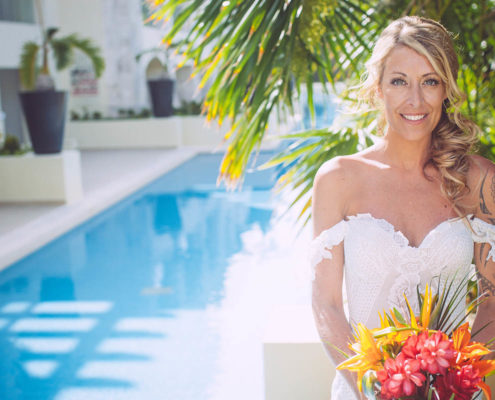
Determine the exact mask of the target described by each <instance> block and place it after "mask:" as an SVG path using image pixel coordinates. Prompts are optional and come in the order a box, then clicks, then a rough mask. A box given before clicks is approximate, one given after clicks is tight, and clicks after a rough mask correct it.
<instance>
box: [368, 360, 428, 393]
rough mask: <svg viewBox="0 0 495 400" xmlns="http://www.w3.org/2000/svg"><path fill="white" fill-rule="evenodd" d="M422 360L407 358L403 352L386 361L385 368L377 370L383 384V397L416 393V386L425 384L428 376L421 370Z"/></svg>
mask: <svg viewBox="0 0 495 400" xmlns="http://www.w3.org/2000/svg"><path fill="white" fill-rule="evenodd" d="M420 364H421V363H420V361H418V360H414V359H411V358H406V356H405V355H404V354H403V353H399V355H398V356H397V357H396V358H395V360H394V359H392V358H388V359H387V360H386V361H385V365H384V367H385V368H384V369H382V370H379V371H378V372H377V377H378V380H379V381H380V382H381V384H382V390H381V395H382V397H383V399H396V398H399V397H401V396H411V395H413V394H415V393H416V386H423V383H424V382H425V380H426V377H425V376H424V375H423V374H422V373H421V372H420Z"/></svg>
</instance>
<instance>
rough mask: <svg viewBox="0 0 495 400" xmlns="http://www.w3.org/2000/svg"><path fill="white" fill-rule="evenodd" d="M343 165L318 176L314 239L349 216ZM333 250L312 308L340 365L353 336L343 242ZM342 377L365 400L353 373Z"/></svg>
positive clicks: (319, 271)
mask: <svg viewBox="0 0 495 400" xmlns="http://www.w3.org/2000/svg"><path fill="white" fill-rule="evenodd" d="M341 164H342V162H341V159H339V158H337V159H332V160H331V161H329V162H327V163H325V164H324V165H323V166H322V167H321V168H320V169H319V171H318V173H317V174H316V177H315V180H314V184H313V198H312V202H313V203H312V214H313V236H314V237H317V236H318V235H319V234H320V233H321V232H322V231H324V230H325V229H328V228H330V227H332V226H334V225H335V224H337V223H338V222H340V221H341V220H342V219H343V217H344V215H345V211H346V210H345V204H346V192H348V190H347V189H348V186H349V182H347V180H346V178H345V171H344V169H343V168H342V165H341ZM330 250H331V253H332V258H331V259H326V258H325V259H323V260H322V261H320V262H319V263H318V264H317V265H316V266H315V279H314V281H313V285H312V305H313V315H314V318H315V322H316V328H317V330H318V332H319V334H320V337H321V340H322V342H323V344H324V346H325V349H326V352H327V354H328V356H329V357H330V359H331V360H332V361H333V363H334V364H335V365H337V364H339V363H341V362H342V361H344V359H345V357H344V356H343V355H342V354H341V353H339V351H337V350H336V349H335V347H337V348H338V349H340V350H342V351H344V352H346V353H349V352H350V350H349V347H348V344H349V343H350V342H352V333H351V327H350V326H349V323H348V321H347V319H346V316H345V314H344V308H343V302H342V283H343V273H344V246H343V242H341V243H340V244H338V245H336V246H334V247H333V248H332V249H330ZM334 346H335V347H334ZM341 373H342V374H343V375H344V376H345V378H346V379H347V381H348V382H349V384H350V385H351V387H352V388H353V389H354V391H355V393H356V396H357V397H358V398H363V397H361V395H360V394H359V392H358V389H357V386H356V375H355V374H353V373H351V372H349V371H341Z"/></svg>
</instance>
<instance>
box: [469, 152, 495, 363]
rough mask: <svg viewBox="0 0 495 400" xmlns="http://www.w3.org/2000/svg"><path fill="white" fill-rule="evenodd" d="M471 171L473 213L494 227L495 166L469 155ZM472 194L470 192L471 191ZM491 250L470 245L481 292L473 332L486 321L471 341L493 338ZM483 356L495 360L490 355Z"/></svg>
mask: <svg viewBox="0 0 495 400" xmlns="http://www.w3.org/2000/svg"><path fill="white" fill-rule="evenodd" d="M473 159H474V165H473V170H474V171H473V172H474V174H475V176H476V180H477V181H478V182H479V184H478V185H476V186H471V187H476V188H479V190H477V192H476V195H477V197H478V200H479V201H478V204H479V206H478V207H477V210H476V213H475V216H476V217H477V218H480V219H482V220H483V221H485V222H487V223H489V224H491V225H493V229H494V230H495V165H494V164H493V163H492V162H491V161H489V160H487V159H485V158H482V157H473ZM473 194H474V193H473ZM490 249H491V246H490V244H489V243H476V244H475V246H474V261H475V265H476V274H477V277H478V288H479V292H480V294H481V293H483V296H484V297H483V303H482V304H480V306H479V307H478V312H477V314H476V319H475V321H474V325H473V332H476V331H477V330H478V329H480V328H481V327H483V326H484V325H485V324H487V323H490V324H489V325H488V326H487V327H486V328H484V329H483V330H482V331H481V332H480V333H479V334H478V335H476V337H475V340H476V341H480V342H484V343H486V342H488V341H489V340H491V339H492V338H494V337H495V262H494V261H493V259H492V258H488V253H489V251H490ZM487 358H492V359H495V357H494V355H493V354H492V355H490V356H489V357H487Z"/></svg>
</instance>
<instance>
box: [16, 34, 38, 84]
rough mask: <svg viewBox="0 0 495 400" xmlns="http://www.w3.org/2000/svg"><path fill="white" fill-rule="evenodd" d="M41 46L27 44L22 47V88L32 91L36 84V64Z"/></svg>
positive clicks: (20, 66) (33, 43) (31, 43)
mask: <svg viewBox="0 0 495 400" xmlns="http://www.w3.org/2000/svg"><path fill="white" fill-rule="evenodd" d="M39 49H40V46H39V45H38V44H36V43H35V42H27V43H25V44H24V46H23V47H22V53H21V62H20V65H19V69H20V71H19V73H20V79H21V83H22V86H23V87H24V88H25V89H28V90H32V89H34V85H35V82H36V62H37V57H38V51H39Z"/></svg>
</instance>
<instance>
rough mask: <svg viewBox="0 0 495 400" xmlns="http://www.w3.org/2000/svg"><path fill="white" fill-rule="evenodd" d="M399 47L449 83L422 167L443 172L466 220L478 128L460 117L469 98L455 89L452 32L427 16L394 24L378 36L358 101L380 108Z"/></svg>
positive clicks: (445, 189) (446, 190) (444, 185)
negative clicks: (425, 62)
mask: <svg viewBox="0 0 495 400" xmlns="http://www.w3.org/2000/svg"><path fill="white" fill-rule="evenodd" d="M397 46H407V47H409V48H411V49H413V50H415V51H416V52H417V53H419V54H421V55H422V56H424V57H426V59H427V60H428V61H429V62H430V64H431V65H432V67H433V69H434V70H435V72H436V73H437V74H438V75H439V76H440V78H441V80H442V81H443V83H444V85H445V91H446V96H447V98H446V100H445V101H444V104H443V106H442V115H441V117H440V121H439V122H438V125H437V126H436V127H435V129H434V130H433V132H432V138H431V147H430V154H429V158H428V160H427V162H426V163H425V165H424V168H426V167H427V165H433V166H434V167H435V168H436V169H437V170H438V171H439V173H440V175H441V191H442V193H443V195H444V196H445V197H446V198H447V199H448V200H449V202H450V203H451V204H452V206H453V207H454V210H455V211H456V213H457V214H458V215H459V216H462V217H464V216H465V215H466V214H467V213H468V212H469V210H468V209H467V208H468V207H466V206H465V205H463V204H462V199H463V197H464V196H465V195H466V194H467V193H469V191H470V189H469V187H468V186H467V172H468V169H469V158H468V157H467V154H468V152H469V151H470V150H471V148H472V146H473V145H474V144H475V143H476V142H477V138H478V134H479V132H480V128H479V127H478V126H477V125H476V124H475V123H474V122H473V121H471V120H470V119H469V118H467V117H465V116H464V115H462V114H461V106H462V104H463V103H464V101H465V99H466V96H465V94H464V93H463V92H462V91H461V90H460V88H459V86H458V85H457V74H458V70H459V63H458V61H457V54H456V51H455V49H454V44H453V41H452V37H451V34H450V33H449V32H448V31H447V30H446V29H445V28H444V27H443V26H442V25H441V24H440V23H438V22H436V21H434V20H431V19H428V18H422V17H415V16H408V17H402V18H400V19H397V20H395V21H393V22H392V23H391V24H390V25H389V26H388V27H387V28H386V29H385V30H384V31H383V32H382V34H381V35H380V37H379V38H378V41H377V42H376V44H375V47H374V49H373V53H372V55H371V57H370V59H369V60H368V62H367V63H366V70H367V73H366V74H365V75H364V79H363V82H362V84H361V85H360V90H359V97H360V102H361V104H362V103H366V104H367V105H368V107H371V109H375V110H382V104H381V102H380V99H379V98H378V90H377V89H378V87H379V85H380V84H381V82H382V76H383V71H384V68H385V62H386V59H387V57H388V55H389V54H390V52H391V51H392V49H394V48H396V47H397ZM368 109H369V108H368ZM385 126H386V119H385V113H384V112H381V113H380V119H379V121H378V130H379V132H380V133H383V131H384V129H385ZM425 175H426V174H425Z"/></svg>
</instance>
